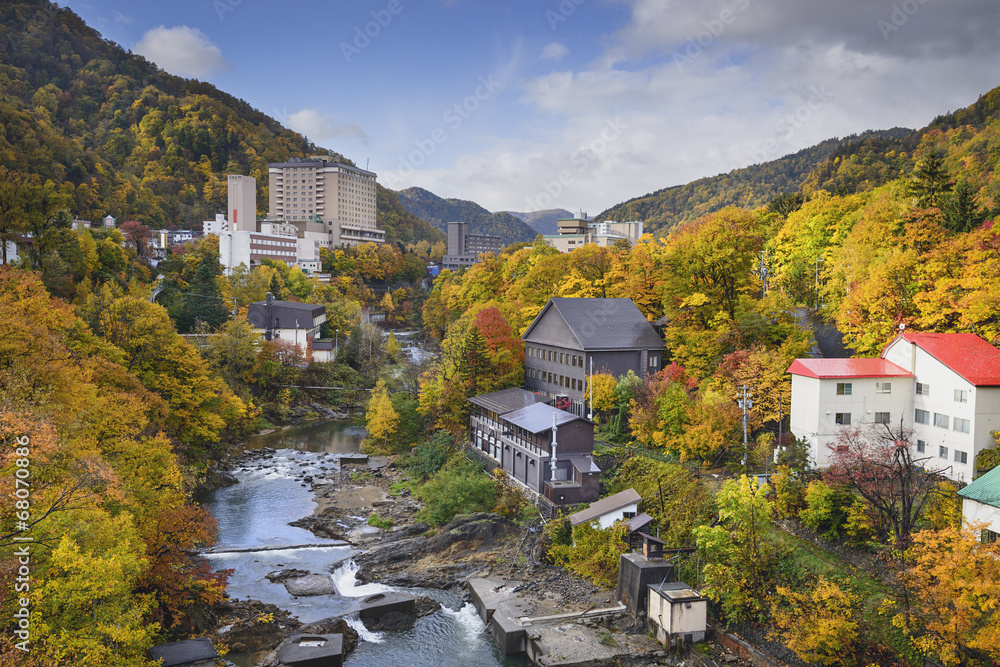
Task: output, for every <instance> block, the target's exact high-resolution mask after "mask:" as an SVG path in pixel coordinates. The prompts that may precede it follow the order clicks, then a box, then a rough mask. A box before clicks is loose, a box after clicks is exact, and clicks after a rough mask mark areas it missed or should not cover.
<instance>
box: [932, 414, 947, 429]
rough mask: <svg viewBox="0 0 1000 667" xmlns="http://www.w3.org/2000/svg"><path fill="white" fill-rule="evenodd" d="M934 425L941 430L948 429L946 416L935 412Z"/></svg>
mask: <svg viewBox="0 0 1000 667" xmlns="http://www.w3.org/2000/svg"><path fill="white" fill-rule="evenodd" d="M934 425H935V426H940V427H941V428H948V415H942V414H940V413H938V412H935V413H934Z"/></svg>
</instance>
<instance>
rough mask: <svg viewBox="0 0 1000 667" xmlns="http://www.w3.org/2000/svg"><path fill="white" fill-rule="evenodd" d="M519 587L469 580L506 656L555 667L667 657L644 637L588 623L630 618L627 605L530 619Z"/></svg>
mask: <svg viewBox="0 0 1000 667" xmlns="http://www.w3.org/2000/svg"><path fill="white" fill-rule="evenodd" d="M516 588H517V583H516V582H508V583H507V584H504V583H503V582H500V581H495V580H491V579H472V580H470V581H469V592H470V595H471V597H472V604H473V605H474V606H475V608H476V611H477V612H478V613H479V616H480V618H482V619H483V621H484V622H485V623H488V624H489V625H490V629H491V634H492V636H493V639H494V641H496V643H497V645H498V646H499V647H500V648H501V649H502V650H503V652H504V653H505V654H507V655H512V654H517V653H525V654H527V656H528V658H529V659H530V660H531V662H532V664H534V665H544V666H551V667H556V666H558V667H591V666H597V665H614V664H616V662H619V661H622V660H623V659H626V660H639V661H641V660H642V659H644V658H650V659H654V658H659V657H662V656H663V655H665V652H664V650H663V646H662V645H661V644H659V643H658V642H656V641H655V640H652V639H650V638H649V637H647V636H646V635H644V634H642V635H625V634H622V633H612V632H610V631H608V630H604V631H603V632H601V631H599V630H597V629H595V628H593V627H591V623H587V622H588V621H590V622H593V621H594V620H595V619H598V618H601V617H608V616H619V615H622V614H625V613H627V609H626V607H625V606H624V605H622V604H618V605H615V606H612V607H607V608H603V609H589V610H587V611H582V612H569V613H565V614H553V615H549V616H535V617H531V616H528V615H527V612H528V609H529V606H528V602H527V601H526V600H524V599H523V598H519V597H517V596H516V594H515V593H514V590H515V589H516ZM623 664H627V663H623Z"/></svg>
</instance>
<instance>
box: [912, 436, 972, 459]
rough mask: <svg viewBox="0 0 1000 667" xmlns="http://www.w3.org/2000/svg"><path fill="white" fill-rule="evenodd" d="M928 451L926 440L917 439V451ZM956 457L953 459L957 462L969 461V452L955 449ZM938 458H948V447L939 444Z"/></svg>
mask: <svg viewBox="0 0 1000 667" xmlns="http://www.w3.org/2000/svg"><path fill="white" fill-rule="evenodd" d="M926 451H927V442H926V441H925V440H917V453H919V454H923V453H925V452H926ZM953 454H954V458H953V459H952V460H953V461H955V463H968V462H969V454H968V452H963V451H961V450H958V449H956V450H955V451H954V453H953ZM938 458H939V459H945V460H946V461H947V460H948V448H947V447H945V446H944V445H940V446H938Z"/></svg>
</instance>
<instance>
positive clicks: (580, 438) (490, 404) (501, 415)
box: [469, 388, 601, 505]
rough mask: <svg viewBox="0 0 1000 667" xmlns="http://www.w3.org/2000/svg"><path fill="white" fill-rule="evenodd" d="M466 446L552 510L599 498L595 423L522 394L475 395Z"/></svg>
mask: <svg viewBox="0 0 1000 667" xmlns="http://www.w3.org/2000/svg"><path fill="white" fill-rule="evenodd" d="M469 402H470V403H472V415H471V416H470V418H469V441H470V442H471V443H472V447H473V448H474V450H475V451H476V452H477V454H478V455H479V457H480V459H481V460H482V459H489V460H490V461H492V463H493V464H495V466H496V467H499V468H501V469H503V470H504V471H505V472H506V473H507V475H508V479H510V480H511V481H512V482H514V483H515V484H517V485H518V486H520V487H521V488H523V489H524V490H526V491H528V492H529V493H530V494H532V495H534V496H543V497H545V498H546V499H548V500H549V501H550V502H552V503H553V504H555V505H564V504H573V503H582V502H591V501H593V500H597V497H598V495H599V488H598V485H599V477H600V474H601V470H600V468H598V467H597V465H596V464H595V463H594V459H593V452H594V424H593V422H591V421H589V420H587V419H583V418H582V417H577V416H576V415H573V414H570V413H568V412H565V411H563V410H557V409H556V408H554V407H552V406H551V405H549V404H548V399H546V398H545V397H543V396H539V395H538V394H533V393H532V392H530V391H525V390H523V389H518V388H513V389H503V390H501V391H497V392H493V393H491V394H483V395H481V396H474V397H472V398H470V399H469Z"/></svg>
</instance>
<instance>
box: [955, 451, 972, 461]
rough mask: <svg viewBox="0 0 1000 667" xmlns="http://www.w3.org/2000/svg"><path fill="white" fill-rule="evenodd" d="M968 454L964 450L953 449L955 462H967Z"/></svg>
mask: <svg viewBox="0 0 1000 667" xmlns="http://www.w3.org/2000/svg"><path fill="white" fill-rule="evenodd" d="M968 462H969V455H968V454H967V453H966V452H960V451H958V450H957V449H956V450H955V463H968Z"/></svg>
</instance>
